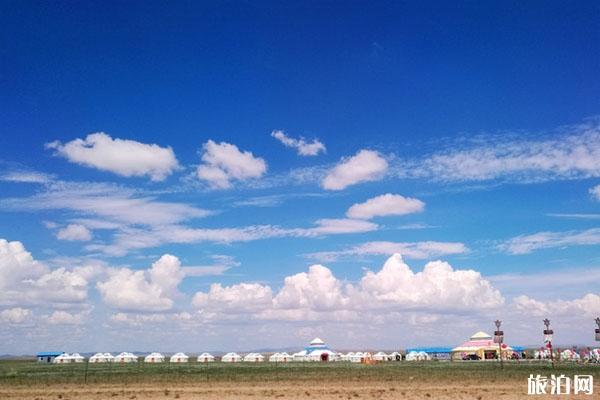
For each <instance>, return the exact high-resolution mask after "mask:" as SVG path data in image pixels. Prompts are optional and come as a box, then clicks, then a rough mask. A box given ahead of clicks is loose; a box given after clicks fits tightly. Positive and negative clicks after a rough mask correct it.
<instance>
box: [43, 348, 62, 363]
mask: <svg viewBox="0 0 600 400" xmlns="http://www.w3.org/2000/svg"><path fill="white" fill-rule="evenodd" d="M64 353H65V352H64V351H41V352H39V353H37V354H36V357H37V360H38V362H45V363H51V362H53V361H54V359H55V358H56V357H58V356H60V355H61V354H64Z"/></svg>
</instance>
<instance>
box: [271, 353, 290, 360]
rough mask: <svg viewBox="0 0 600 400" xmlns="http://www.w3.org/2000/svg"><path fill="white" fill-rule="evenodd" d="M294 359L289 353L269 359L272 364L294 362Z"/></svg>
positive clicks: (278, 354) (279, 354)
mask: <svg viewBox="0 0 600 400" xmlns="http://www.w3.org/2000/svg"><path fill="white" fill-rule="evenodd" d="M293 359H294V357H293V356H290V355H289V354H288V353H286V352H283V353H275V354H273V355H271V356H270V357H269V361H270V362H290V361H293Z"/></svg>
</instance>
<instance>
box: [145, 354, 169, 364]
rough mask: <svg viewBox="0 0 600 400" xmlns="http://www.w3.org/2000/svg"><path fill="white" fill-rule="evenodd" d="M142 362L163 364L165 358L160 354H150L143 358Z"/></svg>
mask: <svg viewBox="0 0 600 400" xmlns="http://www.w3.org/2000/svg"><path fill="white" fill-rule="evenodd" d="M144 362H146V363H152V364H154V363H161V362H165V356H163V355H162V354H160V353H150V354H148V355H147V356H146V357H144Z"/></svg>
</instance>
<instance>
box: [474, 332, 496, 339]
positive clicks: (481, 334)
mask: <svg viewBox="0 0 600 400" xmlns="http://www.w3.org/2000/svg"><path fill="white" fill-rule="evenodd" d="M491 338H492V337H491V336H490V335H488V334H487V333H485V332H483V331H479V332H477V333H475V334H474V335H473V336H471V338H470V340H486V339H491Z"/></svg>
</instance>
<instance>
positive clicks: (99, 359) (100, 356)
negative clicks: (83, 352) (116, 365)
mask: <svg viewBox="0 0 600 400" xmlns="http://www.w3.org/2000/svg"><path fill="white" fill-rule="evenodd" d="M113 359H114V357H113V355H112V354H110V353H96V354H94V355H93V356H91V357H90V362H91V363H107V362H112V361H113Z"/></svg>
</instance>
